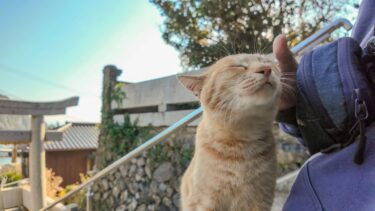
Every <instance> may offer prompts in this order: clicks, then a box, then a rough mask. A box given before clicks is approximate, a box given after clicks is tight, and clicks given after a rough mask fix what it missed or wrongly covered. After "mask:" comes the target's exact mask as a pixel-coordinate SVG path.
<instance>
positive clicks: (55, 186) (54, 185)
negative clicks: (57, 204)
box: [46, 169, 63, 199]
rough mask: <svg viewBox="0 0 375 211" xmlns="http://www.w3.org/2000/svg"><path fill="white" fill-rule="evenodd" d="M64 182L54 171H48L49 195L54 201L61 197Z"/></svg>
mask: <svg viewBox="0 0 375 211" xmlns="http://www.w3.org/2000/svg"><path fill="white" fill-rule="evenodd" d="M62 182H63V178H62V177H60V176H57V175H56V174H55V172H53V171H52V169H46V185H47V195H48V196H49V197H51V198H53V199H56V198H58V197H59V193H60V192H61V191H62V190H63V188H62V187H61V186H60V185H61V183H62Z"/></svg>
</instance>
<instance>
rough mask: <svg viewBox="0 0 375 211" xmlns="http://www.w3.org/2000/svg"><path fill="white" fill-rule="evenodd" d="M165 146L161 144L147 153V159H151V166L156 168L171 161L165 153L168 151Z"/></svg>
mask: <svg viewBox="0 0 375 211" xmlns="http://www.w3.org/2000/svg"><path fill="white" fill-rule="evenodd" d="M163 146H164V145H162V144H159V145H156V146H154V147H153V148H151V149H149V150H148V151H147V158H149V159H150V161H151V163H150V164H151V165H152V166H154V167H155V166H157V165H158V164H161V163H163V162H165V161H167V160H168V159H169V158H168V155H167V153H165V150H166V149H165V147H163Z"/></svg>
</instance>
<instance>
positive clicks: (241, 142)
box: [179, 54, 281, 211]
mask: <svg viewBox="0 0 375 211" xmlns="http://www.w3.org/2000/svg"><path fill="white" fill-rule="evenodd" d="M274 69H275V66H274V64H272V62H271V60H269V59H267V58H266V57H264V56H261V55H251V54H240V55H233V56H229V57H225V58H223V59H221V60H219V61H218V62H217V63H215V64H214V65H212V66H211V67H210V68H209V70H208V71H207V72H206V73H205V74H204V75H202V76H197V77H193V76H181V77H180V78H179V79H180V81H181V82H182V83H183V84H184V85H185V86H186V87H187V88H188V89H190V90H191V91H192V92H193V93H194V94H196V95H197V96H198V97H199V99H200V101H201V103H202V105H203V107H204V112H203V118H202V121H201V123H200V124H199V126H198V129H197V134H196V144H195V153H194V156H193V159H192V161H191V163H190V165H189V167H188V169H187V170H186V172H185V174H184V176H183V179H182V183H181V208H182V210H183V211H198V210H199V211H200V210H205V211H258V210H259V211H267V210H269V209H270V207H271V205H272V201H273V195H274V187H275V179H276V153H275V142H274V139H273V136H272V124H273V121H274V119H275V116H276V113H277V110H278V103H279V98H280V97H279V96H280V89H281V88H280V81H279V78H278V77H277V76H276V75H275V71H274Z"/></svg>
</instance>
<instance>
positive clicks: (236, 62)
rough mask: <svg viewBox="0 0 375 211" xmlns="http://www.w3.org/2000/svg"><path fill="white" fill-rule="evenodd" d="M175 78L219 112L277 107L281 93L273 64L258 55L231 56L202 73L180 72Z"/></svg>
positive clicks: (277, 75) (254, 110)
mask: <svg viewBox="0 0 375 211" xmlns="http://www.w3.org/2000/svg"><path fill="white" fill-rule="evenodd" d="M178 79H179V80H180V82H181V83H182V84H183V85H184V86H185V87H186V88H187V89H188V90H190V91H191V92H192V93H193V94H194V95H196V96H197V97H198V98H199V100H200V102H201V104H202V105H203V107H204V108H205V110H207V109H209V110H210V111H216V112H221V111H222V113H224V112H227V111H231V112H237V113H238V112H261V111H260V110H259V109H261V110H262V109H265V110H269V109H272V108H277V104H278V101H279V96H280V92H281V91H280V90H281V88H280V87H281V85H280V79H279V71H278V70H277V68H276V63H275V62H274V61H273V60H272V59H271V58H270V56H266V55H260V54H237V55H230V56H227V57H224V58H222V59H220V60H218V61H217V62H216V63H215V64H213V65H212V66H210V67H209V68H208V70H207V71H206V72H205V73H204V74H202V75H198V76H188V75H185V76H183V75H181V76H178ZM272 110H275V109H272Z"/></svg>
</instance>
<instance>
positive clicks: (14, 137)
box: [0, 97, 79, 211]
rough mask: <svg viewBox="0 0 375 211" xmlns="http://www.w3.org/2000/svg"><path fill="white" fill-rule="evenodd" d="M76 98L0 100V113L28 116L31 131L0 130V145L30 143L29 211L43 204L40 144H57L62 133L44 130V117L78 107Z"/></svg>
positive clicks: (42, 166)
mask: <svg viewBox="0 0 375 211" xmlns="http://www.w3.org/2000/svg"><path fill="white" fill-rule="evenodd" d="M78 99H79V98H78V97H72V98H68V99H65V100H61V101H54V102H25V101H13V100H8V99H0V114H10V115H31V131H23V130H2V131H1V130H0V144H25V143H29V144H30V152H29V156H30V173H29V175H30V184H31V194H32V211H37V210H40V209H41V208H42V207H45V206H46V205H47V204H46V195H47V191H46V180H45V167H46V157H45V150H44V146H43V142H44V141H47V140H48V141H61V140H62V133H61V132H55V131H46V130H45V125H44V115H57V114H65V113H66V108H67V107H70V106H76V105H78Z"/></svg>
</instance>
